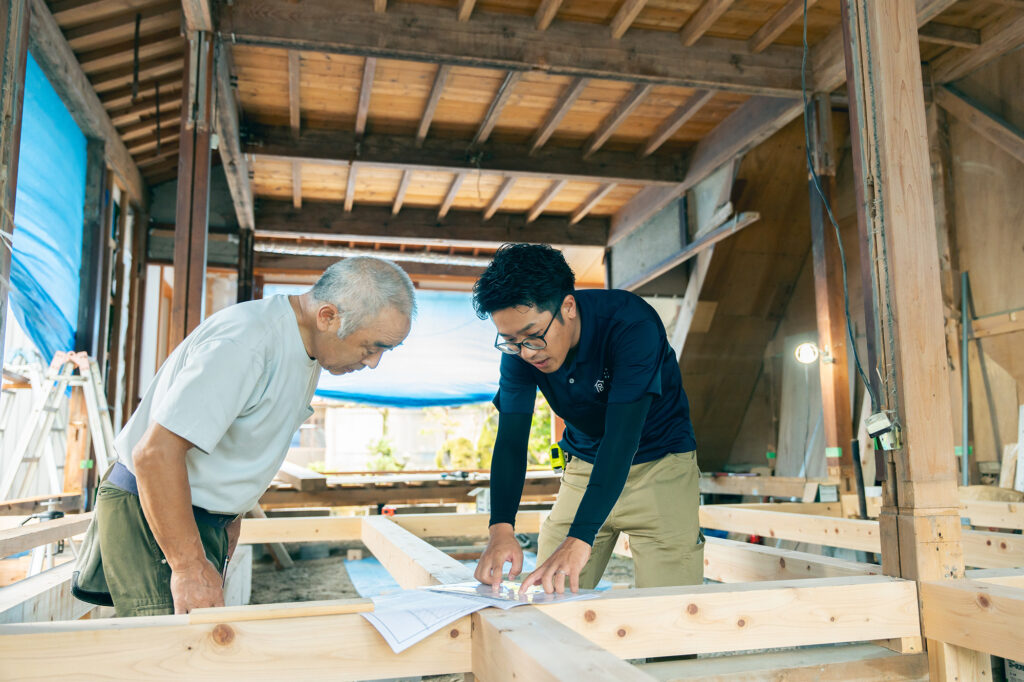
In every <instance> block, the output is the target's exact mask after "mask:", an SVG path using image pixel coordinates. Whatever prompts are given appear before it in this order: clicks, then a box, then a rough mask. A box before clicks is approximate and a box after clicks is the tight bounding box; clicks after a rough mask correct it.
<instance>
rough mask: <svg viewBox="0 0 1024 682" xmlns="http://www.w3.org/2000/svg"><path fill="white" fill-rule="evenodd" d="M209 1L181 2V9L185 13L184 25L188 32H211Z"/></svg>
mask: <svg viewBox="0 0 1024 682" xmlns="http://www.w3.org/2000/svg"><path fill="white" fill-rule="evenodd" d="M210 1H211V0H181V9H182V11H183V12H184V13H185V25H186V26H188V28H189V30H190V31H212V30H213V12H211V11H210Z"/></svg>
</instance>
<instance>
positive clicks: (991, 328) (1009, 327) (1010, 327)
mask: <svg viewBox="0 0 1024 682" xmlns="http://www.w3.org/2000/svg"><path fill="white" fill-rule="evenodd" d="M1012 134H1013V135H1014V136H1015V137H1016V141H1019V138H1020V132H1019V131H1016V130H1014V131H1013V133H1012ZM1014 143H1015V142H1011V144H1014ZM996 144H999V143H998V142H997V143H996ZM1011 153H1012V152H1011ZM1014 156H1016V154H1014ZM1022 330H1024V312H1022V311H1019V310H1016V311H1011V312H1008V313H999V314H997V315H986V316H985V317H981V318H978V319H977V320H974V322H973V323H972V324H971V333H972V334H974V338H976V339H983V338H985V337H988V336H997V335H999V334H1009V333H1011V332H1019V331H1022Z"/></svg>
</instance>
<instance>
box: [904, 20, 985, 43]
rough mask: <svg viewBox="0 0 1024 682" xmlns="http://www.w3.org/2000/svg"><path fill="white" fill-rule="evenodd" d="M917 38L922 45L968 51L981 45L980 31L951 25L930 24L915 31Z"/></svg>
mask: <svg viewBox="0 0 1024 682" xmlns="http://www.w3.org/2000/svg"><path fill="white" fill-rule="evenodd" d="M917 36H918V38H920V39H921V42H923V43H934V44H936V45H949V46H951V47H963V48H967V49H968V50H973V49H974V48H976V47H978V46H979V45H981V31H979V30H977V29H973V28H966V27H963V26H954V25H952V24H940V23H938V22H935V21H933V22H931V23H929V24H925V25H924V26H922V27H921V28H919V29H918V30H917Z"/></svg>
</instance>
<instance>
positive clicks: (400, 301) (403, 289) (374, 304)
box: [312, 256, 416, 339]
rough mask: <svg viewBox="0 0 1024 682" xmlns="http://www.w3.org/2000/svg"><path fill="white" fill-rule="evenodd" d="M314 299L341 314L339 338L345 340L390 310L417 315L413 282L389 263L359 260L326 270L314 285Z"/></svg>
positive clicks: (378, 260)
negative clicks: (334, 308)
mask: <svg viewBox="0 0 1024 682" xmlns="http://www.w3.org/2000/svg"><path fill="white" fill-rule="evenodd" d="M312 293H313V298H315V299H316V300H317V301H319V302H320V303H329V304H331V305H333V306H334V307H336V308H337V309H338V312H339V313H340V314H341V326H340V327H339V328H338V338H340V339H343V338H345V337H346V336H348V335H349V334H351V333H353V332H355V331H356V330H358V329H360V328H361V327H364V326H366V325H367V324H369V323H370V322H371V321H372V320H373V319H374V318H376V317H377V316H378V315H379V314H380V313H382V312H383V311H384V310H386V309H388V308H394V309H395V310H397V311H398V312H400V313H402V314H403V315H406V316H408V317H409V318H410V319H411V318H412V317H414V316H415V315H416V296H415V293H414V287H413V284H412V280H411V279H409V275H407V274H405V271H404V270H402V268H400V267H398V266H397V265H395V264H394V263H393V262H391V261H389V260H384V259H383V258H373V257H371V256H356V257H354V258H346V259H344V260H340V261H338V262H337V263H335V264H334V265H332V266H330V267H329V268H327V269H326V270H324V274H322V275H321V276H320V279H319V280H317V283H316V284H314V285H313V292H312Z"/></svg>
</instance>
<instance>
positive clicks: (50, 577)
mask: <svg viewBox="0 0 1024 682" xmlns="http://www.w3.org/2000/svg"><path fill="white" fill-rule="evenodd" d="M74 568H75V562H73V561H69V562H67V563H63V564H61V565H59V566H57V567H55V568H50V569H47V570H45V571H43V572H42V573H37V574H36V575H33V576H30V577H28V578H24V579H23V580H19V581H18V582H16V583H13V584H11V585H7V586H6V587H0V623H46V622H49V621H54V620H74V619H76V618H81V617H82V616H84V615H85V614H86V613H88V612H89V611H90V610H92V608H93V605H92V604H86V603H85V602H81V601H78V600H77V599H75V598H74V597H72V596H71V573H72V571H74ZM2 646H3V645H2V644H0V647H2ZM0 658H3V657H0ZM3 667H4V666H3V665H0V670H2V669H3ZM0 674H2V673H0Z"/></svg>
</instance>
